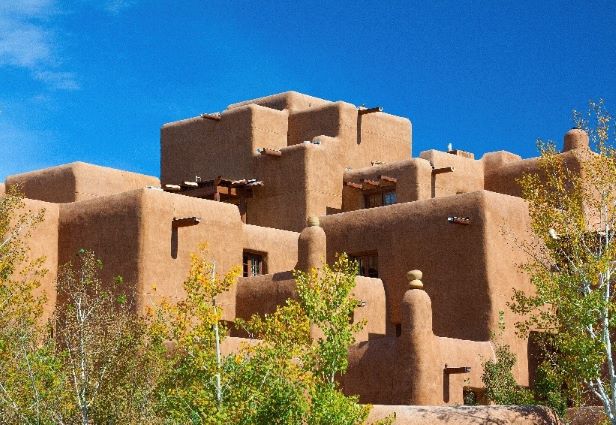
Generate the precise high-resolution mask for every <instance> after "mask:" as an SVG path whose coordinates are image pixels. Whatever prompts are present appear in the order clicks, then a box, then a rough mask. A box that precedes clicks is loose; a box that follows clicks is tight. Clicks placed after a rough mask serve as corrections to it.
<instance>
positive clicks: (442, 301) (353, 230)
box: [321, 192, 491, 340]
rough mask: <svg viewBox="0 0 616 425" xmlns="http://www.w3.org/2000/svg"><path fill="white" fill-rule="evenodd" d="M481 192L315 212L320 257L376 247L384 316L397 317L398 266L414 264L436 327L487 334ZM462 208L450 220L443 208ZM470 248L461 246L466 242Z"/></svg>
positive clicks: (476, 336)
mask: <svg viewBox="0 0 616 425" xmlns="http://www.w3.org/2000/svg"><path fill="white" fill-rule="evenodd" d="M486 198H487V195H486V192H473V193H469V194H465V195H460V196H457V197H443V198H436V199H428V200H422V201H417V202H411V203H404V204H396V205H391V206H387V207H381V208H372V209H364V210H358V211H351V212H348V213H343V214H335V215H331V216H326V217H321V226H322V227H323V229H324V230H325V233H326V234H327V251H328V255H327V257H328V262H331V261H333V260H334V258H335V254H336V253H338V252H347V253H349V254H359V253H365V252H373V251H376V252H377V253H378V261H379V277H380V278H381V279H382V280H383V282H384V284H385V293H386V295H387V311H388V320H389V321H390V323H400V320H401V317H400V312H399V307H400V300H401V299H402V296H403V294H404V292H405V291H406V289H407V281H406V277H405V276H406V272H407V271H408V270H413V269H421V270H422V271H423V272H424V278H425V283H426V291H428V293H429V294H430V296H431V298H432V302H433V304H434V308H435V311H438V312H444V313H443V314H439V315H438V316H437V317H436V318H435V325H434V326H435V332H436V333H437V334H438V335H442V336H450V337H458V338H464V339H473V340H487V339H489V325H488V323H489V322H490V315H491V300H490V295H489V290H488V282H489V278H488V275H487V270H486V268H485V264H486V261H487V260H486V255H487V254H486V251H485V240H484V234H485V213H484V209H485V208H486ZM450 215H451V216H465V217H466V216H468V217H471V219H472V224H471V225H468V226H463V225H454V224H450V223H449V222H448V221H447V217H448V216H450ZM471 247H472V249H469V248H471Z"/></svg>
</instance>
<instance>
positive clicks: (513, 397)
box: [481, 311, 535, 405]
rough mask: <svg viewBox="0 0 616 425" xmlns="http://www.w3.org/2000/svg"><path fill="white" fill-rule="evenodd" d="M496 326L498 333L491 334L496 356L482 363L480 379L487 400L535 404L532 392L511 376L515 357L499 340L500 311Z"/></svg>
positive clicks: (501, 324) (508, 403)
mask: <svg viewBox="0 0 616 425" xmlns="http://www.w3.org/2000/svg"><path fill="white" fill-rule="evenodd" d="M498 327H499V331H498V333H496V334H493V335H492V336H491V340H492V344H494V354H495V357H496V358H495V359H494V360H491V359H488V360H486V361H485V362H483V364H482V366H483V374H482V375H481V380H482V382H483V384H484V385H485V388H486V396H487V398H488V400H490V401H492V402H494V403H496V404H502V405H529V404H535V400H534V398H533V395H532V393H531V392H530V391H529V390H528V389H526V388H521V387H520V386H518V384H517V382H516V381H515V377H514V376H513V366H514V365H515V363H516V361H517V359H516V357H515V354H514V353H513V352H512V351H511V347H510V346H509V345H507V344H504V343H503V342H502V341H501V339H502V336H503V333H504V331H505V321H504V315H503V312H502V311H501V312H500V313H499V321H498Z"/></svg>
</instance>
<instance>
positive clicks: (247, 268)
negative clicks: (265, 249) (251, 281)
mask: <svg viewBox="0 0 616 425" xmlns="http://www.w3.org/2000/svg"><path fill="white" fill-rule="evenodd" d="M242 263H243V273H242V275H243V276H244V277H251V276H259V275H262V274H264V273H265V267H264V262H263V255H262V254H257V253H254V252H247V251H244V258H243V261H242Z"/></svg>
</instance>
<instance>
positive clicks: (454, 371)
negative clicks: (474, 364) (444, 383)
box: [444, 365, 471, 375]
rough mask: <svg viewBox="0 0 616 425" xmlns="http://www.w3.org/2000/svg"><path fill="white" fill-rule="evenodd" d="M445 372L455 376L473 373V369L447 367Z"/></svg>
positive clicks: (467, 367) (468, 367)
mask: <svg viewBox="0 0 616 425" xmlns="http://www.w3.org/2000/svg"><path fill="white" fill-rule="evenodd" d="M444 372H445V373H446V374H448V375H453V374H457V373H471V368H470V366H462V367H447V365H445V369H444Z"/></svg>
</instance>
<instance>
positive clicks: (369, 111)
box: [357, 106, 383, 115]
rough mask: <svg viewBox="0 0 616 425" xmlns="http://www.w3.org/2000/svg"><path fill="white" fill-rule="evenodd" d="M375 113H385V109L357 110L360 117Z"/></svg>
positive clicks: (376, 107)
mask: <svg viewBox="0 0 616 425" xmlns="http://www.w3.org/2000/svg"><path fill="white" fill-rule="evenodd" d="M375 112H383V108H382V107H380V106H375V107H374V108H363V109H358V110H357V113H358V114H359V115H366V114H373V113H375Z"/></svg>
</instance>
